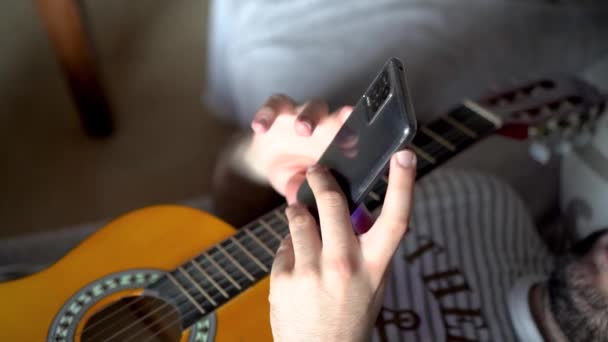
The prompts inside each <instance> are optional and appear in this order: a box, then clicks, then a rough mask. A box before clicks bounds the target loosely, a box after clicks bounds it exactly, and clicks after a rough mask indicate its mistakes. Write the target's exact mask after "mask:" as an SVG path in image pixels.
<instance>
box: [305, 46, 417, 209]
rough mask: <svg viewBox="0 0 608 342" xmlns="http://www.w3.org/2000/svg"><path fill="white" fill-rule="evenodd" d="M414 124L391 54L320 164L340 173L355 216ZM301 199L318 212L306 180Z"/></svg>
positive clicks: (401, 71)
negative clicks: (358, 207)
mask: <svg viewBox="0 0 608 342" xmlns="http://www.w3.org/2000/svg"><path fill="white" fill-rule="evenodd" d="M416 128H417V126H416V116H415V115H414V110H413V108H412V103H411V100H410V96H409V93H408V90H407V84H406V82H405V71H404V68H403V63H401V61H400V60H399V59H397V58H391V59H389V60H388V61H387V62H386V64H385V65H384V66H383V67H382V70H380V72H379V73H378V75H376V77H375V78H374V79H373V81H372V82H371V85H370V86H369V87H368V88H367V90H366V91H365V93H364V94H363V96H361V98H360V99H359V101H358V102H357V104H356V106H355V107H354V109H353V112H352V113H351V114H350V116H349V117H348V119H347V120H346V122H345V123H344V125H343V126H342V127H341V128H340V130H339V131H338V133H337V134H336V136H335V137H334V139H333V140H332V142H331V143H330V144H329V146H328V147H327V149H326V150H325V152H324V153H323V155H322V156H321V158H320V159H319V161H318V162H317V164H320V165H323V166H325V167H327V168H328V169H329V170H330V171H331V173H332V174H333V175H334V177H336V180H337V181H338V184H339V185H340V187H341V188H342V191H343V192H344V194H345V196H346V199H347V201H348V206H349V209H350V213H351V214H352V213H353V211H354V210H355V209H356V208H357V206H359V204H360V203H361V202H362V201H363V199H364V198H365V196H366V195H367V194H368V193H369V191H370V189H371V188H372V186H373V185H374V184H375V183H376V181H377V180H378V179H379V178H380V177H381V176H382V174H383V173H384V171H385V170H386V168H387V167H388V164H389V161H390V159H391V156H392V155H393V154H394V153H395V152H397V151H398V150H400V149H403V148H405V146H406V145H407V144H409V143H410V142H411V140H412V139H413V138H414V135H415V134H416ZM297 200H298V202H299V203H301V204H304V205H306V206H307V207H308V208H309V210H310V211H311V213H313V215H315V216H316V215H317V207H316V204H315V199H314V196H313V193H312V190H311V189H310V186H309V185H308V182H304V183H303V184H302V186H300V188H299V189H298V193H297Z"/></svg>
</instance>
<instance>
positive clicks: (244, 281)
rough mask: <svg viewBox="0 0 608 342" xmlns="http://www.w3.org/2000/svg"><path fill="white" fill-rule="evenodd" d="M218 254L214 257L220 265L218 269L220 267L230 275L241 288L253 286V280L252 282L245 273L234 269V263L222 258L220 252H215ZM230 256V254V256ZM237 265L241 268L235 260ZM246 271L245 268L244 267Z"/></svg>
mask: <svg viewBox="0 0 608 342" xmlns="http://www.w3.org/2000/svg"><path fill="white" fill-rule="evenodd" d="M224 250H225V251H226V252H228V251H227V250H226V249H224ZM217 252H218V254H217V256H216V260H217V261H218V264H219V265H220V267H222V268H223V269H224V270H226V271H227V272H228V274H230V275H231V276H232V277H233V278H234V279H235V280H236V281H237V283H239V284H240V285H241V286H242V287H243V288H247V286H249V285H251V284H253V283H254V282H255V278H254V279H253V280H252V279H250V278H249V277H247V275H246V274H245V273H243V272H242V271H241V270H240V269H239V268H238V267H236V266H235V265H234V263H233V262H232V261H230V259H228V258H226V257H225V256H224V254H222V253H221V252H219V250H217ZM230 255H231V256H232V254H230ZM237 262H238V263H240V265H241V266H243V264H242V263H241V262H240V261H239V260H237ZM246 266H250V265H249V264H247V265H246ZM254 266H255V265H254ZM245 269H246V270H248V268H247V267H245Z"/></svg>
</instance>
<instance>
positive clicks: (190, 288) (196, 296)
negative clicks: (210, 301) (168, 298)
mask: <svg viewBox="0 0 608 342" xmlns="http://www.w3.org/2000/svg"><path fill="white" fill-rule="evenodd" d="M275 239H276V238H275ZM231 246H232V245H231ZM233 248H235V247H233ZM230 252H232V251H230ZM251 264H252V262H251V261H249V262H248V263H247V264H245V267H250V266H251ZM184 269H185V270H186V272H189V273H190V274H191V275H193V276H195V273H194V272H192V270H194V268H193V266H192V265H187V266H185V267H184ZM194 271H196V270H194ZM244 278H245V277H242V278H239V281H241V283H243V281H242V280H243V279H244ZM197 281H198V280H197ZM182 285H183V286H184V290H186V291H187V292H188V293H191V292H194V293H195V294H194V295H193V297H194V300H196V301H197V302H201V303H206V301H205V298H201V295H202V293H200V292H198V291H196V289H193V287H195V286H196V285H195V284H194V283H192V284H182ZM236 289H237V288H236V287H235V290H236ZM209 292H210V296H211V297H212V298H214V299H218V300H221V294H220V293H219V291H217V293H214V292H211V291H209ZM173 298H174V299H175V300H176V301H177V306H178V307H181V305H182V304H183V303H184V302H189V303H190V304H192V302H191V301H190V300H188V299H187V297H186V296H185V295H184V294H183V293H178V296H176V297H173ZM180 298H181V299H186V300H184V301H181V302H180V301H179V299H180ZM170 306H171V304H170V303H163V305H160V306H159V307H157V308H156V309H154V310H152V311H151V312H150V313H148V314H147V315H145V316H144V317H142V318H141V320H143V319H146V318H147V316H150V315H152V314H155V313H157V312H159V311H162V309H164V308H167V307H170ZM191 313H192V312H186V313H184V315H183V316H184V317H186V316H188V315H189V314H191ZM137 322H138V321H136V322H135V324H137ZM135 324H133V325H135ZM119 325H121V324H120V323H117V322H113V324H112V325H110V326H109V328H112V327H113V326H119ZM123 325H124V324H123ZM129 327H130V326H127V327H125V328H122V329H121V331H120V332H118V333H117V334H120V333H121V332H122V331H123V330H127V329H128V328H129ZM107 330H108V329H105V330H104V331H103V332H105V331H107ZM99 335H100V333H99V332H98V333H96V334H95V335H94V336H92V337H91V338H96V337H98V336H99Z"/></svg>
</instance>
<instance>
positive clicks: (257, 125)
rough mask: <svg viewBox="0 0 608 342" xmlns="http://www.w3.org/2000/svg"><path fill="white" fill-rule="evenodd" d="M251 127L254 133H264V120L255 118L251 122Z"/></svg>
mask: <svg viewBox="0 0 608 342" xmlns="http://www.w3.org/2000/svg"><path fill="white" fill-rule="evenodd" d="M251 129H253V131H254V132H256V133H264V132H266V122H264V121H262V122H260V120H258V119H256V120H253V121H252V122H251Z"/></svg>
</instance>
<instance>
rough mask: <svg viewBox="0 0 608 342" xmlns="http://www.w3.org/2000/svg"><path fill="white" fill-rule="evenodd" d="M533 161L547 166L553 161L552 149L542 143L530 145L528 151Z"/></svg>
mask: <svg viewBox="0 0 608 342" xmlns="http://www.w3.org/2000/svg"><path fill="white" fill-rule="evenodd" d="M528 152H529V153H530V156H532V159H534V160H536V161H537V162H539V163H541V164H547V163H548V162H549V160H551V149H550V148H549V147H548V146H547V145H546V144H544V143H542V142H540V141H534V142H532V143H531V144H530V147H529V149H528Z"/></svg>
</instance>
